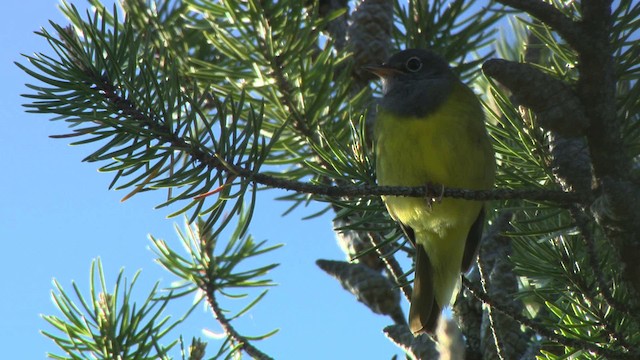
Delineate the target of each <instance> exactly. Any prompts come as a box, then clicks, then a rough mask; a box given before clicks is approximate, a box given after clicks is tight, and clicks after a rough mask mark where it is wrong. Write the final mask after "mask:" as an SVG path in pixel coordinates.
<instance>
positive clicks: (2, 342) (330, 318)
mask: <svg viewBox="0 0 640 360" xmlns="http://www.w3.org/2000/svg"><path fill="white" fill-rule="evenodd" d="M76 4H77V5H79V6H81V5H84V2H83V1H77V2H76ZM57 5H58V1H57V0H22V1H9V2H6V3H5V4H3V11H2V12H0V49H2V51H0V82H1V84H2V86H0V119H1V121H2V125H3V126H2V128H3V129H2V131H0V147H1V149H0V154H1V155H0V159H2V162H3V163H4V169H5V170H4V174H3V176H1V177H0V188H2V189H3V192H4V195H3V196H2V206H1V207H0V241H2V244H3V252H2V254H3V256H2V261H0V273H1V274H2V275H3V281H2V292H1V295H2V296H0V318H1V319H2V321H1V322H0V323H1V325H0V358H3V359H42V358H45V356H46V355H45V354H46V352H53V353H59V351H58V349H57V347H56V346H55V344H54V343H53V342H51V341H50V340H48V339H47V338H45V337H44V336H42V335H41V334H40V333H39V331H40V330H43V329H45V330H52V329H51V328H50V327H49V326H48V324H47V323H46V322H45V321H44V320H42V319H41V317H40V316H41V314H51V315H58V313H57V311H56V309H55V307H54V305H53V303H52V301H51V295H50V291H51V289H52V279H53V278H55V279H57V280H58V281H59V282H60V283H61V284H62V285H63V286H64V287H65V288H66V289H70V288H71V281H76V282H77V283H78V285H79V286H80V288H81V289H83V290H85V291H86V290H87V289H88V283H89V267H90V265H91V261H92V260H93V259H95V258H96V257H100V258H101V259H102V262H103V266H104V268H105V273H106V275H107V281H108V282H109V284H113V283H114V282H115V279H116V276H117V274H118V271H119V270H120V269H121V268H124V272H125V274H126V275H127V276H128V277H129V278H131V277H132V276H133V275H134V273H135V272H136V271H137V270H139V269H141V270H142V274H141V276H140V278H139V279H138V286H137V287H136V291H135V294H137V295H138V297H139V298H140V299H143V298H145V297H146V295H147V293H148V291H149V290H150V289H151V287H152V286H153V284H154V283H155V282H156V281H158V280H160V281H161V286H168V285H169V284H170V283H171V281H173V280H175V279H174V278H173V277H172V275H171V274H169V273H167V272H165V271H164V270H163V269H162V268H161V267H160V266H158V265H157V264H156V263H154V261H153V260H154V255H153V253H152V252H151V251H150V250H149V244H150V242H149V240H148V235H149V234H153V236H154V237H157V238H161V239H164V240H166V241H167V242H168V243H169V244H174V245H177V244H178V240H177V236H176V235H175V230H174V224H176V223H178V224H179V225H180V226H182V225H183V224H182V222H183V221H182V219H181V218H177V219H166V215H168V214H169V212H170V211H169V210H154V209H153V207H154V206H155V205H156V204H158V203H160V202H161V201H162V200H163V199H164V196H166V195H165V194H164V193H161V192H157V193H147V194H142V195H137V196H135V197H134V198H132V199H130V200H128V201H126V202H124V203H121V202H120V199H121V198H122V197H123V196H124V195H125V194H126V193H125V192H123V191H121V192H116V191H109V190H108V189H107V187H108V184H109V183H110V181H111V175H109V174H101V173H98V172H97V168H98V166H99V164H90V163H82V162H81V160H82V158H83V157H84V156H86V155H88V154H89V151H90V149H91V148H90V146H91V145H89V147H82V146H80V147H71V146H69V145H68V141H66V140H54V139H51V138H49V137H48V136H49V135H52V134H62V133H65V132H66V130H67V129H66V126H65V124H64V123H61V122H50V121H49V119H50V117H49V116H47V115H41V114H27V113H25V111H24V108H23V107H22V106H21V104H23V103H25V102H26V101H27V99H24V98H22V97H20V94H22V93H25V92H28V89H27V88H26V87H25V86H24V84H25V83H27V82H33V81H32V80H31V79H30V78H28V77H27V76H26V74H24V73H23V72H22V71H20V70H19V69H18V68H17V67H16V66H15V65H14V61H19V62H22V63H24V62H25V61H24V60H23V58H22V57H21V56H20V54H21V53H24V54H32V53H35V52H45V53H48V52H49V48H48V46H47V44H46V43H45V41H44V40H43V39H42V38H40V37H38V36H36V35H35V34H34V33H33V32H34V31H36V30H38V29H39V28H40V27H43V26H44V27H47V26H48V20H50V19H51V20H53V21H55V22H58V23H62V24H66V21H65V19H64V18H63V17H62V15H61V13H60V12H59V11H58V9H57ZM278 195H282V193H281V192H275V191H266V192H263V193H262V194H261V195H260V197H259V203H258V207H257V209H256V215H255V218H254V221H253V223H252V225H251V227H250V232H251V234H252V235H253V236H254V237H255V238H256V239H257V240H263V239H267V240H268V241H269V244H277V243H284V244H285V245H286V246H284V247H283V248H280V249H279V250H277V251H276V252H275V253H272V255H270V256H271V257H270V258H269V259H265V260H267V261H273V262H279V263H281V264H282V265H281V266H280V267H279V268H277V269H276V270H274V271H273V272H272V273H271V276H270V277H271V278H272V279H273V280H274V281H275V282H277V283H278V284H279V286H277V287H275V288H273V289H271V290H270V292H269V294H268V295H267V297H266V299H264V301H263V302H261V303H260V304H259V305H258V306H257V307H255V308H254V309H253V310H252V311H250V312H249V313H248V314H247V315H246V316H245V317H244V318H243V319H241V321H238V323H237V326H238V329H239V330H240V331H241V332H242V333H246V334H249V335H256V334H259V333H262V332H265V331H268V330H270V329H272V328H274V327H277V328H280V332H279V333H278V334H276V335H275V336H274V337H273V338H271V339H269V340H266V341H264V342H260V343H257V345H258V346H259V347H260V348H261V349H262V350H263V351H265V352H267V353H268V354H270V355H271V356H274V357H275V358H278V359H298V358H300V357H301V356H302V354H304V358H306V359H313V358H317V359H326V358H333V359H347V358H357V359H362V358H370V359H389V358H391V357H392V355H393V354H398V353H400V352H399V350H397V349H396V348H395V346H394V345H393V344H391V342H389V341H388V340H387V339H386V338H385V337H384V336H383V335H382V332H381V329H382V328H383V327H384V326H386V325H390V324H391V320H390V319H388V318H386V317H383V316H380V315H375V314H373V313H371V312H370V311H369V310H368V309H367V308H366V307H364V306H363V305H361V304H360V303H358V302H357V301H356V300H355V299H354V297H353V296H351V295H350V294H348V293H347V292H345V291H343V290H342V288H341V287H340V285H339V284H338V283H337V282H336V281H335V280H333V279H332V278H330V277H329V276H327V275H325V274H324V273H322V272H321V271H320V270H319V269H318V268H317V267H316V265H315V260H316V259H318V258H323V259H336V260H341V259H343V258H344V255H343V254H342V252H341V251H340V250H339V249H338V247H337V245H336V244H335V240H334V234H333V232H332V230H331V222H330V220H331V219H330V217H327V216H325V217H321V218H316V219H313V220H306V221H303V220H301V218H302V217H303V216H305V215H308V214H311V213H313V212H314V211H315V210H318V208H317V207H315V208H314V207H312V208H309V209H303V210H302V211H296V212H294V213H293V214H292V215H289V216H287V217H281V216H280V214H282V213H283V211H284V210H285V209H286V205H287V204H286V203H280V202H277V201H274V200H273V198H274V197H276V196H278ZM85 293H86V292H85ZM221 303H222V306H223V307H224V306H226V305H229V306H231V305H230V302H229V300H225V299H221ZM188 305H189V301H188V300H186V301H183V302H181V303H178V304H176V305H175V307H172V308H170V309H169V311H168V314H169V315H171V314H173V315H174V316H179V315H180V314H181V312H182V311H184V309H185V308H186V307H187V306H188ZM405 305H406V304H405ZM203 328H206V329H209V330H211V331H214V332H219V331H220V328H219V327H218V325H217V323H216V322H215V320H213V319H212V317H211V316H210V314H209V313H207V312H205V311H204V310H202V309H197V310H196V312H195V313H194V314H192V318H191V320H190V321H189V322H188V323H185V324H183V325H182V326H181V327H180V328H179V329H178V331H179V333H181V334H183V335H184V336H185V338H186V339H190V338H191V337H192V336H201V335H202V329H203ZM175 335H176V336H177V335H178V334H177V333H176V334H175ZM205 340H206V341H209V343H210V344H211V348H210V353H213V352H214V350H216V349H217V347H216V346H215V344H214V343H215V341H216V340H214V339H205Z"/></svg>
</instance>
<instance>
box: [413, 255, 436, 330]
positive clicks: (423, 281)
mask: <svg viewBox="0 0 640 360" xmlns="http://www.w3.org/2000/svg"><path fill="white" fill-rule="evenodd" d="M415 262H416V272H415V277H414V281H413V293H412V295H411V308H410V309H409V327H410V328H411V332H412V333H413V334H414V335H418V334H420V333H423V332H426V333H429V334H433V333H434V332H435V330H436V327H437V326H438V319H439V318H440V312H441V311H442V305H440V304H438V302H437V300H436V293H435V286H434V281H433V275H434V273H433V267H432V265H431V261H430V260H429V256H428V255H427V253H426V252H425V250H424V247H422V245H420V244H416V258H415Z"/></svg>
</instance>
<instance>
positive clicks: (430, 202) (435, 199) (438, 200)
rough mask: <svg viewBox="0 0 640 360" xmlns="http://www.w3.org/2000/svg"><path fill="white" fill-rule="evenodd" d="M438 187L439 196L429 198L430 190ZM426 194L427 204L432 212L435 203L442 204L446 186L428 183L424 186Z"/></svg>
mask: <svg viewBox="0 0 640 360" xmlns="http://www.w3.org/2000/svg"><path fill="white" fill-rule="evenodd" d="M438 187H439V188H440V189H439V190H440V191H439V194H438V196H436V197H433V196H429V190H430V189H432V188H433V189H434V190H435V189H436V188H438ZM424 192H425V193H426V194H427V195H426V197H425V201H426V202H427V206H428V207H429V210H431V208H432V206H433V203H437V204H440V203H441V202H442V198H443V197H444V185H441V184H433V183H426V184H425V185H424Z"/></svg>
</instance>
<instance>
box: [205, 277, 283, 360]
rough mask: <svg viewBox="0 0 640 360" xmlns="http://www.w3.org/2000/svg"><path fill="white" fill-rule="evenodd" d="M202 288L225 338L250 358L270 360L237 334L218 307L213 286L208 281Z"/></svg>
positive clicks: (270, 358) (270, 359)
mask: <svg viewBox="0 0 640 360" xmlns="http://www.w3.org/2000/svg"><path fill="white" fill-rule="evenodd" d="M204 286H205V289H204V290H205V293H206V296H207V303H208V304H209V306H210V307H211V311H213V314H214V315H215V317H216V320H217V321H218V322H219V323H220V326H222V329H223V330H224V332H225V334H227V336H229V337H230V338H231V339H232V340H233V341H235V342H236V343H237V344H238V345H239V346H240V348H241V349H242V350H244V351H245V352H246V353H247V354H249V355H250V356H251V357H252V358H254V359H259V360H272V359H273V358H272V357H270V356H268V355H267V354H265V353H263V352H262V351H260V350H259V349H258V348H256V347H255V346H253V344H252V343H251V342H250V341H249V340H248V339H247V338H246V337H244V336H242V335H241V334H240V333H238V331H237V330H236V329H235V328H234V327H233V326H232V325H231V322H230V321H229V319H227V318H226V316H224V311H223V310H222V309H221V308H220V305H218V301H217V300H216V297H215V292H216V289H215V286H214V284H213V283H212V282H210V281H206V282H205V284H204Z"/></svg>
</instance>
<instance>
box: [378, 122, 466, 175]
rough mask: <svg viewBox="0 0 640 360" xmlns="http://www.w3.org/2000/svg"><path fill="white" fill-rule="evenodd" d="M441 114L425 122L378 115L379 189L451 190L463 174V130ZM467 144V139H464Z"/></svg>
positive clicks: (458, 124)
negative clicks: (443, 187)
mask: <svg viewBox="0 0 640 360" xmlns="http://www.w3.org/2000/svg"><path fill="white" fill-rule="evenodd" d="M461 125H464V124H461V123H460V122H457V121H455V120H454V121H452V119H450V118H448V117H447V116H446V114H445V113H443V112H436V113H433V114H432V115H431V116H429V117H428V119H416V118H413V119H399V118H398V117H396V116H393V115H390V114H388V113H381V114H380V116H379V117H378V120H377V123H376V134H377V135H376V159H377V160H376V161H377V166H376V168H377V169H378V174H377V176H378V182H379V184H381V185H402V186H421V185H425V184H427V183H428V182H431V183H438V184H444V185H448V186H454V183H458V182H459V181H460V180H461V179H456V177H458V176H460V175H462V174H461V172H463V171H464V169H463V168H464V163H465V162H466V160H465V157H468V156H470V154H465V153H464V152H465V149H464V147H460V146H459V144H460V141H462V138H464V137H466V136H467V135H466V134H465V132H467V131H468V130H466V129H464V126H461ZM465 140H466V139H465Z"/></svg>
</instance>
